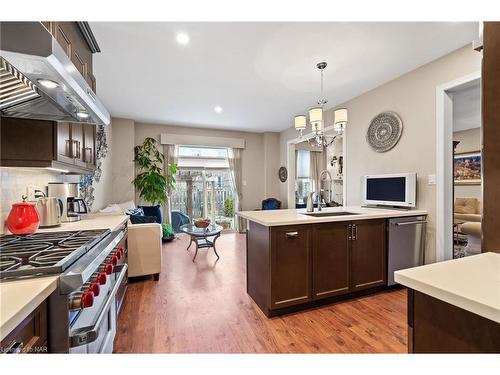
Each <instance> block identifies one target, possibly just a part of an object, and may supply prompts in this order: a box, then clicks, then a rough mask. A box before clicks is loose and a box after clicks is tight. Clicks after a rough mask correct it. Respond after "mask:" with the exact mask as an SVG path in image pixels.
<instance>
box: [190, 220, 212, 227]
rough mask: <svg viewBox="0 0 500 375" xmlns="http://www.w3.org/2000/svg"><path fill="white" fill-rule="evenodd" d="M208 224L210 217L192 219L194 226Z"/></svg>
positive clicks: (205, 225) (206, 225)
mask: <svg viewBox="0 0 500 375" xmlns="http://www.w3.org/2000/svg"><path fill="white" fill-rule="evenodd" d="M209 225H210V219H198V220H195V221H194V226H195V227H196V228H206V227H208V226H209Z"/></svg>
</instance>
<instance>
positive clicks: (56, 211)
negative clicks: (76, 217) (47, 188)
mask: <svg viewBox="0 0 500 375" xmlns="http://www.w3.org/2000/svg"><path fill="white" fill-rule="evenodd" d="M36 209H37V211H38V216H39V217H40V228H45V227H55V226H58V225H61V216H62V213H63V202H62V200H60V199H59V198H55V197H42V198H38V200H37V202H36Z"/></svg>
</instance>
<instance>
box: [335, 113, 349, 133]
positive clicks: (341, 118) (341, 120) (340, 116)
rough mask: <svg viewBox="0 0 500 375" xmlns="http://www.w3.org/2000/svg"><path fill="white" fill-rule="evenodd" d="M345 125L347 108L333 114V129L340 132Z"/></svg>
mask: <svg viewBox="0 0 500 375" xmlns="http://www.w3.org/2000/svg"><path fill="white" fill-rule="evenodd" d="M346 124H347V108H339V109H336V110H335V112H334V123H333V129H334V130H335V131H337V132H342V131H343V130H344V128H345V126H346Z"/></svg>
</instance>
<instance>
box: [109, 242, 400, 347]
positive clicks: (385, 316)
mask: <svg viewBox="0 0 500 375" xmlns="http://www.w3.org/2000/svg"><path fill="white" fill-rule="evenodd" d="M188 243H189V238H188V237H187V236H181V237H180V238H179V239H177V240H175V241H174V242H172V243H169V244H165V245H164V247H163V271H162V273H161V275H160V280H159V281H153V278H152V277H146V278H140V279H136V280H132V281H131V282H130V284H129V289H128V292H127V297H126V299H125V302H124V305H123V310H122V312H121V314H120V317H119V321H118V332H117V336H116V339H115V352H117V353H406V340H407V333H406V290H404V289H399V290H394V291H389V292H382V293H378V294H375V295H371V296H366V297H362V298H358V299H355V300H350V301H343V302H339V303H336V304H333V305H327V306H324V307H321V308H316V309H311V310H306V311H301V312H298V313H294V314H289V315H286V316H282V317H275V318H271V319H268V318H266V317H265V315H264V314H263V313H262V312H261V311H260V310H259V308H258V307H257V305H256V304H255V303H254V302H253V300H252V299H251V298H250V297H249V296H248V295H247V294H246V285H245V280H246V276H245V258H246V257H245V236H244V235H241V234H236V233H229V234H223V235H222V236H221V237H220V238H219V239H218V242H217V245H218V246H217V251H218V253H219V255H220V257H221V258H220V260H219V261H218V262H216V259H217V258H216V256H215V254H214V253H213V250H212V249H208V251H207V250H206V249H200V251H199V253H198V257H197V258H196V262H195V263H193V262H192V261H191V259H192V256H193V251H194V246H192V247H191V249H190V251H189V252H187V251H186V247H187V245H188Z"/></svg>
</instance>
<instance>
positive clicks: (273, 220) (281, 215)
mask: <svg viewBox="0 0 500 375" xmlns="http://www.w3.org/2000/svg"><path fill="white" fill-rule="evenodd" d="M339 211H347V212H353V213H356V214H357V215H342V216H323V217H314V216H307V215H304V214H305V213H306V209H305V208H303V209H287V210H262V211H261V210H259V211H239V212H237V213H236V215H238V216H240V217H242V218H244V219H247V220H250V221H254V222H256V223H259V224H262V225H265V226H268V227H272V226H277V225H295V224H312V223H328V222H336V221H351V220H365V219H384V218H391V217H405V216H418V215H427V211H425V210H394V209H384V208H365V207H360V206H347V207H328V208H323V210H322V211H321V212H339ZM315 212H317V211H315Z"/></svg>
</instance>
